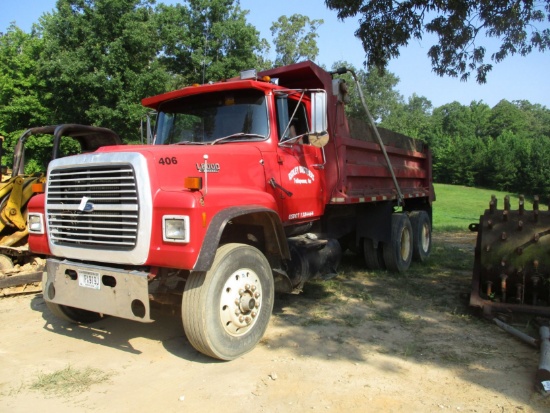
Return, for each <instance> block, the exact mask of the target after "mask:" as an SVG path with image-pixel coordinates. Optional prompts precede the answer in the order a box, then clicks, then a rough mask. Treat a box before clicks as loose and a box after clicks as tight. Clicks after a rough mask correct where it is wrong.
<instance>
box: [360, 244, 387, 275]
mask: <svg viewBox="0 0 550 413" xmlns="http://www.w3.org/2000/svg"><path fill="white" fill-rule="evenodd" d="M362 244H363V257H364V258H365V264H366V266H367V268H368V269H369V270H383V269H384V268H385V266H384V257H383V256H382V244H381V243H378V248H374V241H373V240H372V239H370V238H363V243H362Z"/></svg>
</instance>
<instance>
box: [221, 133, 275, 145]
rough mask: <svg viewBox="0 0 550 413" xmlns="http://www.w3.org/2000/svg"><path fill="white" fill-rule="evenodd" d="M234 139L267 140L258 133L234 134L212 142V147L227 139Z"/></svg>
mask: <svg viewBox="0 0 550 413" xmlns="http://www.w3.org/2000/svg"><path fill="white" fill-rule="evenodd" d="M233 138H261V139H265V138H266V137H265V136H264V135H259V134H257V133H245V132H238V133H233V134H231V135H227V136H223V137H221V138H218V139H215V140H213V141H212V142H210V145H215V144H217V143H218V142H222V141H225V140H227V139H233Z"/></svg>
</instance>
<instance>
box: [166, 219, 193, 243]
mask: <svg viewBox="0 0 550 413" xmlns="http://www.w3.org/2000/svg"><path fill="white" fill-rule="evenodd" d="M162 239H163V240H164V241H168V242H189V217H188V216H184V215H165V216H164V217H162Z"/></svg>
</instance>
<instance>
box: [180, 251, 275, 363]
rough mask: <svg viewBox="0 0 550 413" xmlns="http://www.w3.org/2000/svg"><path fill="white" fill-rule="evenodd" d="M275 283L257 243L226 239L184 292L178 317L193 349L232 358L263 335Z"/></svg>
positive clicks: (253, 344)
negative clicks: (231, 242) (209, 265)
mask: <svg viewBox="0 0 550 413" xmlns="http://www.w3.org/2000/svg"><path fill="white" fill-rule="evenodd" d="M273 298H274V284H273V277H272V274H271V268H270V266H269V262H268V261H267V259H266V258H265V256H264V255H263V254H262V253H261V252H260V251H259V250H258V249H256V248H254V247H251V246H249V245H246V244H226V245H223V246H222V247H220V248H218V251H217V252H216V257H215V258H214V262H213V264H212V267H211V268H210V270H209V271H208V272H206V273H201V272H192V273H191V274H190V275H189V277H188V279H187V282H186V283H185V290H184V292H183V300H182V309H181V311H182V321H183V328H184V330H185V334H186V335H187V338H188V339H189V342H190V343H191V345H192V346H193V347H195V349H197V350H198V351H200V352H201V353H203V354H206V355H207V356H210V357H214V358H217V359H220V360H233V359H235V358H237V357H239V356H241V355H243V354H245V353H247V352H249V351H250V350H252V349H253V348H254V347H255V346H256V344H258V342H259V341H260V339H261V338H262V337H263V335H264V333H265V330H266V329H267V325H268V323H269V319H270V317H271V312H272V310H273Z"/></svg>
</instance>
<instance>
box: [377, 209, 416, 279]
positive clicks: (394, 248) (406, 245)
mask: <svg viewBox="0 0 550 413" xmlns="http://www.w3.org/2000/svg"><path fill="white" fill-rule="evenodd" d="M412 249H413V235H412V226H411V221H410V220H409V217H408V216H407V214H400V213H395V214H392V216H391V240H390V242H388V243H384V250H383V251H384V263H385V264H386V268H387V269H388V270H390V271H396V272H400V273H403V272H405V271H407V269H408V268H409V266H410V265H411V260H412Z"/></svg>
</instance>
